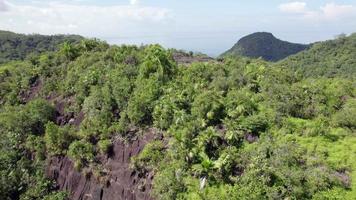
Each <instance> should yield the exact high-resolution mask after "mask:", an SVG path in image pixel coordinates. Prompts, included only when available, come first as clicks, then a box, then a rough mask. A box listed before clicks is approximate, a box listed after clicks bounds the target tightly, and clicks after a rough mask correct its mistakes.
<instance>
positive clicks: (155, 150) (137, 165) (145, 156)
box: [131, 141, 164, 170]
mask: <svg viewBox="0 0 356 200" xmlns="http://www.w3.org/2000/svg"><path fill="white" fill-rule="evenodd" d="M163 155H164V144H163V143H162V141H153V142H150V143H148V144H146V146H145V148H144V149H143V150H142V152H141V153H140V154H139V155H137V156H135V157H133V158H132V159H131V165H132V166H133V168H134V169H137V170H150V169H152V168H153V167H154V166H155V165H156V164H157V163H158V162H160V161H161V160H162V159H163Z"/></svg>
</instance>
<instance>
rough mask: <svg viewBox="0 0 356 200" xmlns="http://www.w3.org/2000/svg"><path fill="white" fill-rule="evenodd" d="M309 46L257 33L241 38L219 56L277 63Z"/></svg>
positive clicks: (265, 33) (269, 34)
mask: <svg viewBox="0 0 356 200" xmlns="http://www.w3.org/2000/svg"><path fill="white" fill-rule="evenodd" d="M308 46H309V45H304V44H295V43H290V42H286V41H282V40H280V39H277V38H276V37H274V36H273V35H272V33H267V32H257V33H253V34H250V35H247V36H245V37H243V38H241V39H240V40H239V41H238V42H237V43H236V44H235V45H234V46H233V47H232V48H231V49H230V50H228V51H226V52H225V53H223V54H222V55H221V56H226V55H233V56H245V57H250V58H259V57H262V58H263V59H264V60H267V61H278V60H281V59H283V58H286V57H287V56H290V55H292V54H296V53H298V52H300V51H303V50H305V49H306V48H308Z"/></svg>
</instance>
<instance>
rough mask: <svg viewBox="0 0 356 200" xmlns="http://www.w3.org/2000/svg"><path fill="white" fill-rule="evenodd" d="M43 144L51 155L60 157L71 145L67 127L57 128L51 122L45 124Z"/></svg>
mask: <svg viewBox="0 0 356 200" xmlns="http://www.w3.org/2000/svg"><path fill="white" fill-rule="evenodd" d="M44 138H45V143H46V147H47V150H48V151H49V153H50V154H51V155H62V154H65V153H66V150H67V148H68V146H69V144H70V143H71V140H72V137H71V135H70V130H69V127H59V126H57V125H56V124H54V123H53V122H48V123H47V124H46V134H45V137H44Z"/></svg>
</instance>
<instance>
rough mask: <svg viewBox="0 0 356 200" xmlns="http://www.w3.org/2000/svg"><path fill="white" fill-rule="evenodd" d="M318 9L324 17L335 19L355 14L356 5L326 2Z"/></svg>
mask: <svg viewBox="0 0 356 200" xmlns="http://www.w3.org/2000/svg"><path fill="white" fill-rule="evenodd" d="M320 9H321V13H322V16H323V17H324V18H326V19H337V18H342V17H346V16H351V15H356V7H355V6H352V5H337V4H334V3H328V4H326V5H325V6H323V7H321V8H320Z"/></svg>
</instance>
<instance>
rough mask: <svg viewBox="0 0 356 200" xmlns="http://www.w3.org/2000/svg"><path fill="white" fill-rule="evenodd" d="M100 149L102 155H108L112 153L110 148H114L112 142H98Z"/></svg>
mask: <svg viewBox="0 0 356 200" xmlns="http://www.w3.org/2000/svg"><path fill="white" fill-rule="evenodd" d="M98 147H99V151H100V152H101V153H102V154H104V153H108V152H109V151H110V148H111V147H112V142H111V140H100V141H99V142H98Z"/></svg>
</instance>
